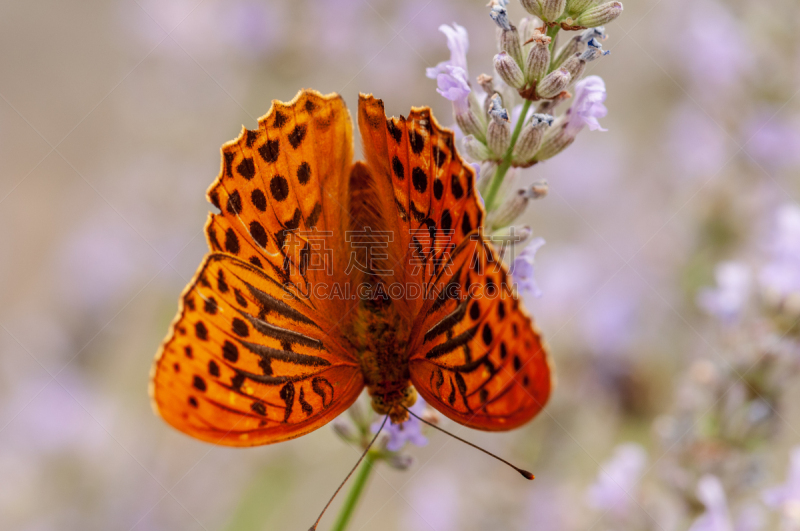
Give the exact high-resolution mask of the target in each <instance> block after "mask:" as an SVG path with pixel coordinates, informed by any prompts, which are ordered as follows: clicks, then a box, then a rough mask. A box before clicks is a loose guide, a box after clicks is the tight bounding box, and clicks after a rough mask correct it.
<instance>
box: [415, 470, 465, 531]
mask: <svg viewBox="0 0 800 531" xmlns="http://www.w3.org/2000/svg"><path fill="white" fill-rule="evenodd" d="M461 488H462V487H461V485H460V482H459V480H458V479H456V478H455V477H454V475H453V474H449V473H446V472H444V471H443V470H442V469H434V470H427V471H426V472H424V476H423V477H421V478H419V481H414V483H413V485H412V488H411V492H410V493H409V496H408V498H407V499H406V501H407V502H408V505H409V507H408V510H407V511H406V512H405V514H404V515H403V520H404V523H405V526H404V527H403V528H404V529H435V530H436V531H455V530H456V529H463V526H462V525H459V515H460V514H461V513H462V512H463V511H462V503H463V502H462V501H461V500H462V499H463V496H459V494H461V493H460V492H459V491H460V490H461Z"/></svg>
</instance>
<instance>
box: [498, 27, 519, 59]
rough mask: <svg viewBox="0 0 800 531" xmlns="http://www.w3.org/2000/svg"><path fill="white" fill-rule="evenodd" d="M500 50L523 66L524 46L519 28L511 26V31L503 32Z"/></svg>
mask: <svg viewBox="0 0 800 531" xmlns="http://www.w3.org/2000/svg"><path fill="white" fill-rule="evenodd" d="M500 49H501V50H502V51H504V52H506V53H507V54H508V55H510V56H511V57H513V58H514V61H516V63H517V64H518V65H520V66H521V65H522V46H521V45H520V43H519V32H517V28H515V27H514V26H511V29H510V30H503V33H502V34H501V35H500Z"/></svg>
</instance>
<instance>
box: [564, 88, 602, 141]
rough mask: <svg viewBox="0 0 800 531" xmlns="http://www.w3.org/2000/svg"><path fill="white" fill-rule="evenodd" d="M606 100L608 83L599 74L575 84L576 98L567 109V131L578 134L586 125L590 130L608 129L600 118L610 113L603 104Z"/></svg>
mask: <svg viewBox="0 0 800 531" xmlns="http://www.w3.org/2000/svg"><path fill="white" fill-rule="evenodd" d="M605 101H606V84H605V82H604V81H603V78H601V77H599V76H589V77H587V78H585V79H582V80H581V81H579V82H578V83H577V84H576V85H575V100H574V102H573V103H572V107H570V108H569V110H568V111H567V127H566V130H567V133H568V134H575V135H577V134H578V132H579V131H580V130H581V129H583V128H584V127H585V126H587V125H588V126H589V130H590V131H608V129H603V127H602V126H601V125H600V122H598V121H597V119H598V118H603V117H605V116H606V115H607V114H608V109H606V106H605V105H603V102H605Z"/></svg>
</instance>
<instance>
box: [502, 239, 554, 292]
mask: <svg viewBox="0 0 800 531" xmlns="http://www.w3.org/2000/svg"><path fill="white" fill-rule="evenodd" d="M544 244H545V241H544V238H534V239H533V240H531V242H530V243H529V244H528V246H527V247H525V248H524V249H523V250H522V252H521V253H519V256H517V257H516V258H514V261H513V262H512V263H511V270H510V271H509V273H510V274H511V276H512V282H514V283H516V284H517V287H518V288H519V290H520V291H521V292H523V293H524V292H527V291H529V292H531V293H532V294H533V296H534V297H536V298H539V297H541V296H542V290H540V289H539V286H537V285H536V279H535V278H534V272H535V271H534V266H533V263H534V259H535V258H536V251H538V250H539V249H540V248H541V247H542V245H544Z"/></svg>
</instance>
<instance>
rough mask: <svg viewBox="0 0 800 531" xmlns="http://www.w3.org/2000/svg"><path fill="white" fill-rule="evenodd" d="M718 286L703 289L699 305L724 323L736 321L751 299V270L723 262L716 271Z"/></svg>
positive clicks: (698, 298) (698, 297)
mask: <svg viewBox="0 0 800 531" xmlns="http://www.w3.org/2000/svg"><path fill="white" fill-rule="evenodd" d="M714 278H715V279H716V281H717V286H716V287H714V288H703V289H702V290H700V293H699V294H698V295H697V305H698V306H699V307H700V308H702V309H703V310H705V311H706V312H707V313H709V314H711V315H713V316H715V317H716V318H718V319H719V320H721V321H723V322H728V323H729V322H731V321H734V320H735V319H736V318H737V317H739V315H740V314H741V313H742V311H743V310H744V306H745V304H746V303H747V300H748V298H749V297H750V284H751V274H750V268H749V267H747V266H746V265H745V264H742V263H740V262H722V263H720V264H717V267H716V268H715V269H714Z"/></svg>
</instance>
